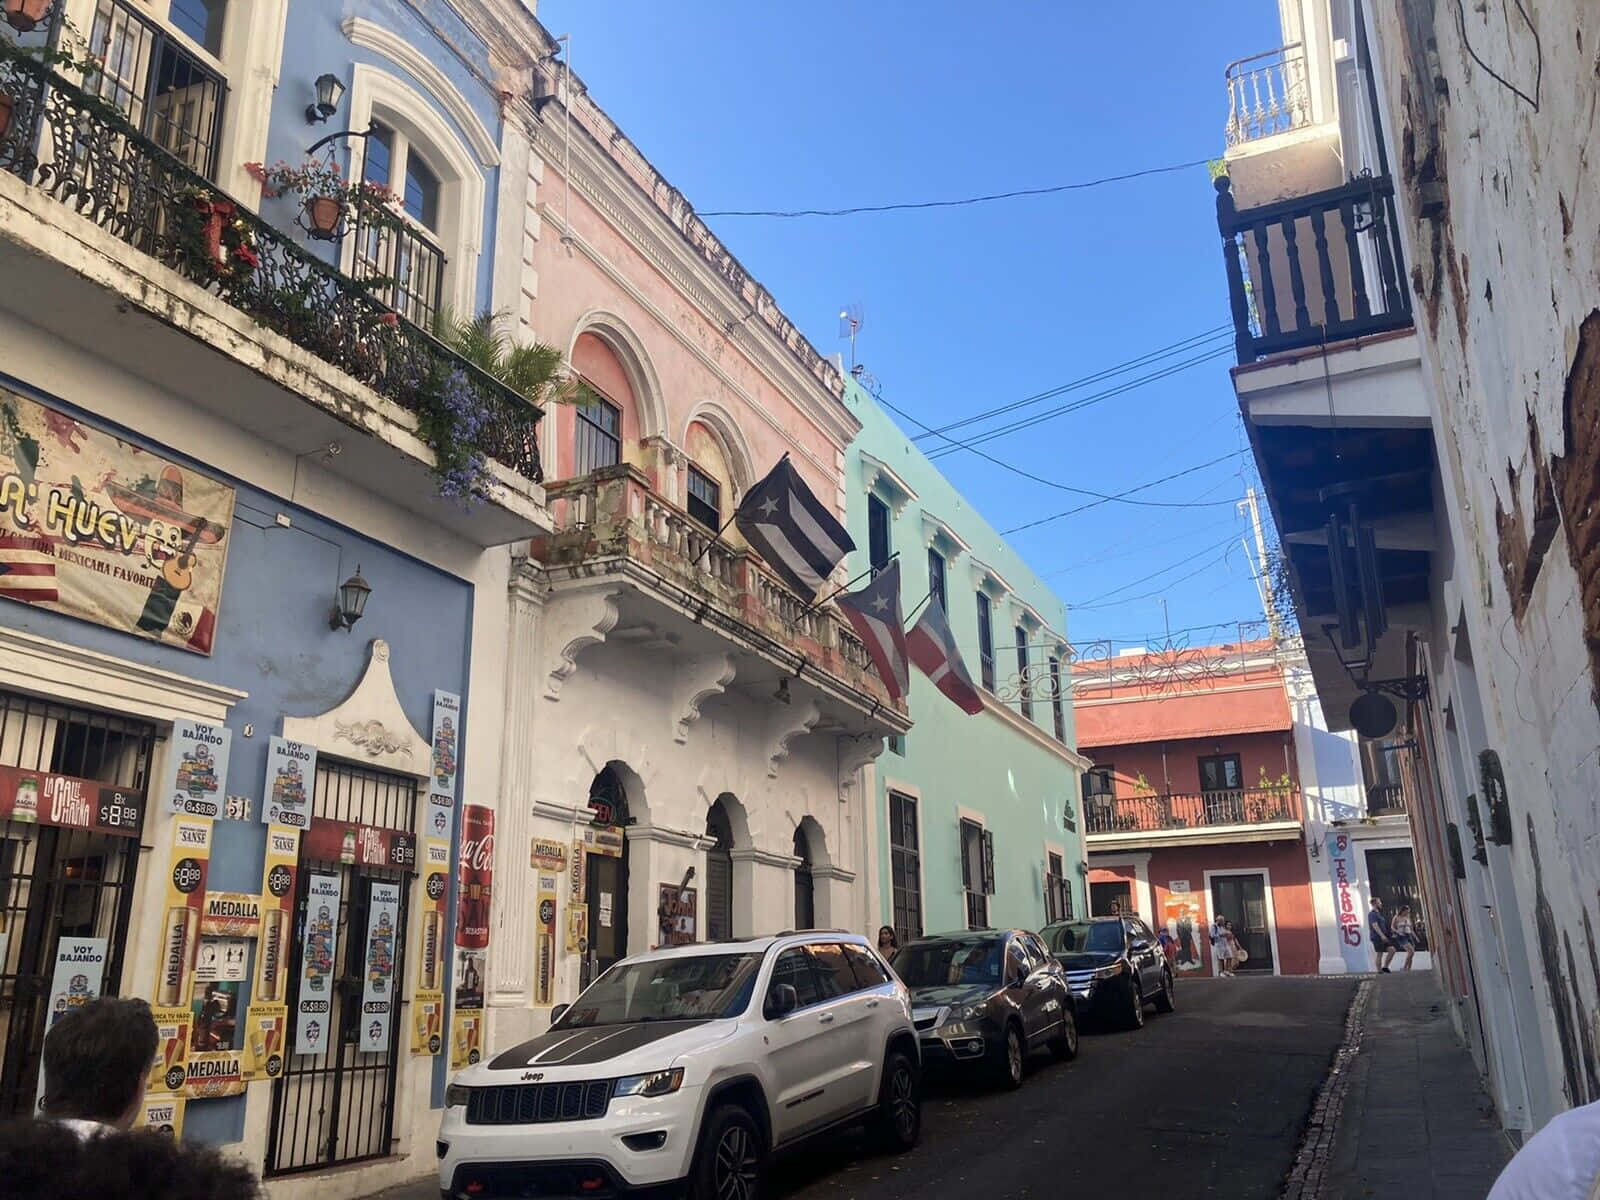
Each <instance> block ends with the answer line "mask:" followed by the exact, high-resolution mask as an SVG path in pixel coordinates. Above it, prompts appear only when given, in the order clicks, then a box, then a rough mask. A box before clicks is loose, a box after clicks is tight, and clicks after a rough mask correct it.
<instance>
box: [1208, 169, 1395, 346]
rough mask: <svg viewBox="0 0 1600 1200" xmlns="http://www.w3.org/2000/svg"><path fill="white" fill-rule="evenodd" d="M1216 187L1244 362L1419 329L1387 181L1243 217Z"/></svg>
mask: <svg viewBox="0 0 1600 1200" xmlns="http://www.w3.org/2000/svg"><path fill="white" fill-rule="evenodd" d="M1232 186H1233V185H1232V182H1231V181H1230V180H1229V179H1228V177H1227V176H1226V175H1223V176H1221V177H1220V178H1218V179H1217V181H1216V189H1217V228H1218V229H1219V230H1220V231H1221V234H1222V262H1223V269H1224V271H1225V272H1226V273H1227V278H1228V301H1229V304H1230V306H1231V308H1232V310H1233V329H1234V346H1235V349H1236V350H1237V352H1238V357H1239V361H1240V362H1241V363H1248V362H1255V361H1256V360H1257V359H1259V358H1263V357H1265V356H1267V355H1270V354H1278V353H1281V352H1283V351H1285V350H1299V349H1304V348H1306V347H1310V346H1318V345H1326V344H1328V343H1330V342H1339V341H1344V340H1346V339H1349V338H1354V337H1362V336H1365V335H1369V334H1375V333H1385V332H1388V331H1390V330H1395V329H1405V328H1407V327H1409V326H1410V325H1411V322H1412V317H1411V292H1410V289H1409V287H1408V286H1407V283H1406V277H1405V257H1404V253H1403V250H1402V248H1401V244H1400V231H1399V226H1398V223H1397V219H1396V212H1395V203H1394V182H1393V180H1391V179H1390V178H1389V177H1388V176H1381V177H1374V176H1361V177H1359V178H1356V179H1352V180H1351V181H1350V182H1349V183H1346V184H1342V185H1341V186H1339V187H1336V188H1330V189H1328V190H1327V191H1323V192H1315V193H1313V194H1311V195H1309V196H1298V197H1295V198H1294V199H1291V200H1283V201H1279V202H1278V203H1276V204H1267V205H1262V206H1260V207H1258V208H1246V209H1236V208H1235V207H1234V203H1233V192H1232Z"/></svg>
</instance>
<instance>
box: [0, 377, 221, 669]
mask: <svg viewBox="0 0 1600 1200" xmlns="http://www.w3.org/2000/svg"><path fill="white" fill-rule="evenodd" d="M232 524H233V489H232V488H230V487H228V486H226V485H224V484H221V483H218V482H217V481H216V480H214V479H208V478H207V477H206V476H204V475H200V474H198V473H196V472H194V471H189V470H184V469H181V468H179V467H176V466H174V465H173V464H171V463H169V462H166V461H164V460H162V459H160V458H157V457H156V456H155V455H153V454H149V453H147V452H145V451H143V450H141V449H139V448H137V447H135V446H131V445H129V444H128V443H126V442H124V441H122V440H121V439H119V438H115V437H113V436H111V435H110V434H108V433H102V432H101V431H100V430H97V429H92V428H90V427H89V426H87V425H85V424H83V423H82V422H81V421H79V420H77V419H76V418H75V417H71V416H68V415H67V414H66V413H64V412H61V411H59V410H57V409H54V408H49V407H47V406H45V405H43V404H39V403H36V402H35V401H33V400H29V399H26V398H25V397H23V396H20V395H18V394H17V393H16V392H13V391H11V390H10V389H8V388H4V387H0V561H3V562H4V563H5V567H6V569H5V571H4V572H3V573H0V598H4V599H6V600H11V601H16V602H20V603H23V604H32V605H34V606H35V607H37V608H45V609H49V610H51V611H52V612H58V613H65V614H66V615H67V616H69V617H77V618H78V619H79V620H83V621H92V622H94V623H95V624H96V625H105V626H108V627H109V628H111V629H116V630H120V631H121V632H123V633H130V634H133V635H134V636H135V637H144V638H150V639H151V640H153V641H157V642H162V643H165V644H166V645H169V646H177V647H179V648H180V649H183V650H191V651H193V652H195V653H197V654H210V653H211V642H212V638H213V636H214V634H215V632H216V624H217V605H218V603H219V601H220V599H221V596H222V573H223V569H224V568H225V567H226V566H227V561H228V544H227V537H228V530H229V529H230V527H231V526H232Z"/></svg>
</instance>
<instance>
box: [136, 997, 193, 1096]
mask: <svg viewBox="0 0 1600 1200" xmlns="http://www.w3.org/2000/svg"><path fill="white" fill-rule="evenodd" d="M150 1015H151V1016H152V1017H154V1018H155V1022H156V1039H157V1040H156V1061H155V1064H154V1065H153V1066H152V1067H151V1068H150V1080H149V1082H148V1083H146V1084H145V1090H146V1091H148V1092H151V1093H163V1092H179V1091H182V1090H183V1081H184V1078H185V1076H186V1074H187V1072H186V1070H185V1063H186V1062H187V1060H188V1056H189V1025H190V1023H191V1022H192V1021H193V1020H194V1010H193V1009H190V1008H187V1007H181V1006H175V1007H171V1008H152V1009H151V1010H150Z"/></svg>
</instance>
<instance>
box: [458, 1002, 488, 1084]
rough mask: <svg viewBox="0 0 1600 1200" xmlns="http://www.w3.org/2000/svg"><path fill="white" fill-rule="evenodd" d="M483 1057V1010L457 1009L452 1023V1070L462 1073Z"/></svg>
mask: <svg viewBox="0 0 1600 1200" xmlns="http://www.w3.org/2000/svg"><path fill="white" fill-rule="evenodd" d="M481 1057H483V1010H482V1009H481V1008H476V1009H465V1010H463V1009H457V1010H456V1012H455V1015H454V1017H453V1018H452V1019H451V1022H450V1069H451V1070H452V1071H461V1070H464V1069H466V1068H467V1067H469V1066H471V1065H472V1064H473V1063H475V1062H477V1061H478V1059H480V1058H481Z"/></svg>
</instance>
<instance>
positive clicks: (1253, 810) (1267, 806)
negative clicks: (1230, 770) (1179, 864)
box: [1083, 787, 1300, 834]
mask: <svg viewBox="0 0 1600 1200" xmlns="http://www.w3.org/2000/svg"><path fill="white" fill-rule="evenodd" d="M1083 807H1084V815H1085V817H1086V818H1087V829H1088V832H1089V833H1091V834H1095V833H1153V832H1157V831H1160V830H1169V829H1202V828H1211V827H1215V826H1222V825H1264V824H1269V823H1272V822H1278V821H1296V822H1298V821H1299V820H1300V789H1299V788H1295V787H1286V788H1232V789H1229V790H1227V791H1218V792H1169V793H1167V794H1165V795H1159V796H1118V797H1115V798H1112V797H1101V798H1091V799H1087V800H1085V801H1084V805H1083Z"/></svg>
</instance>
